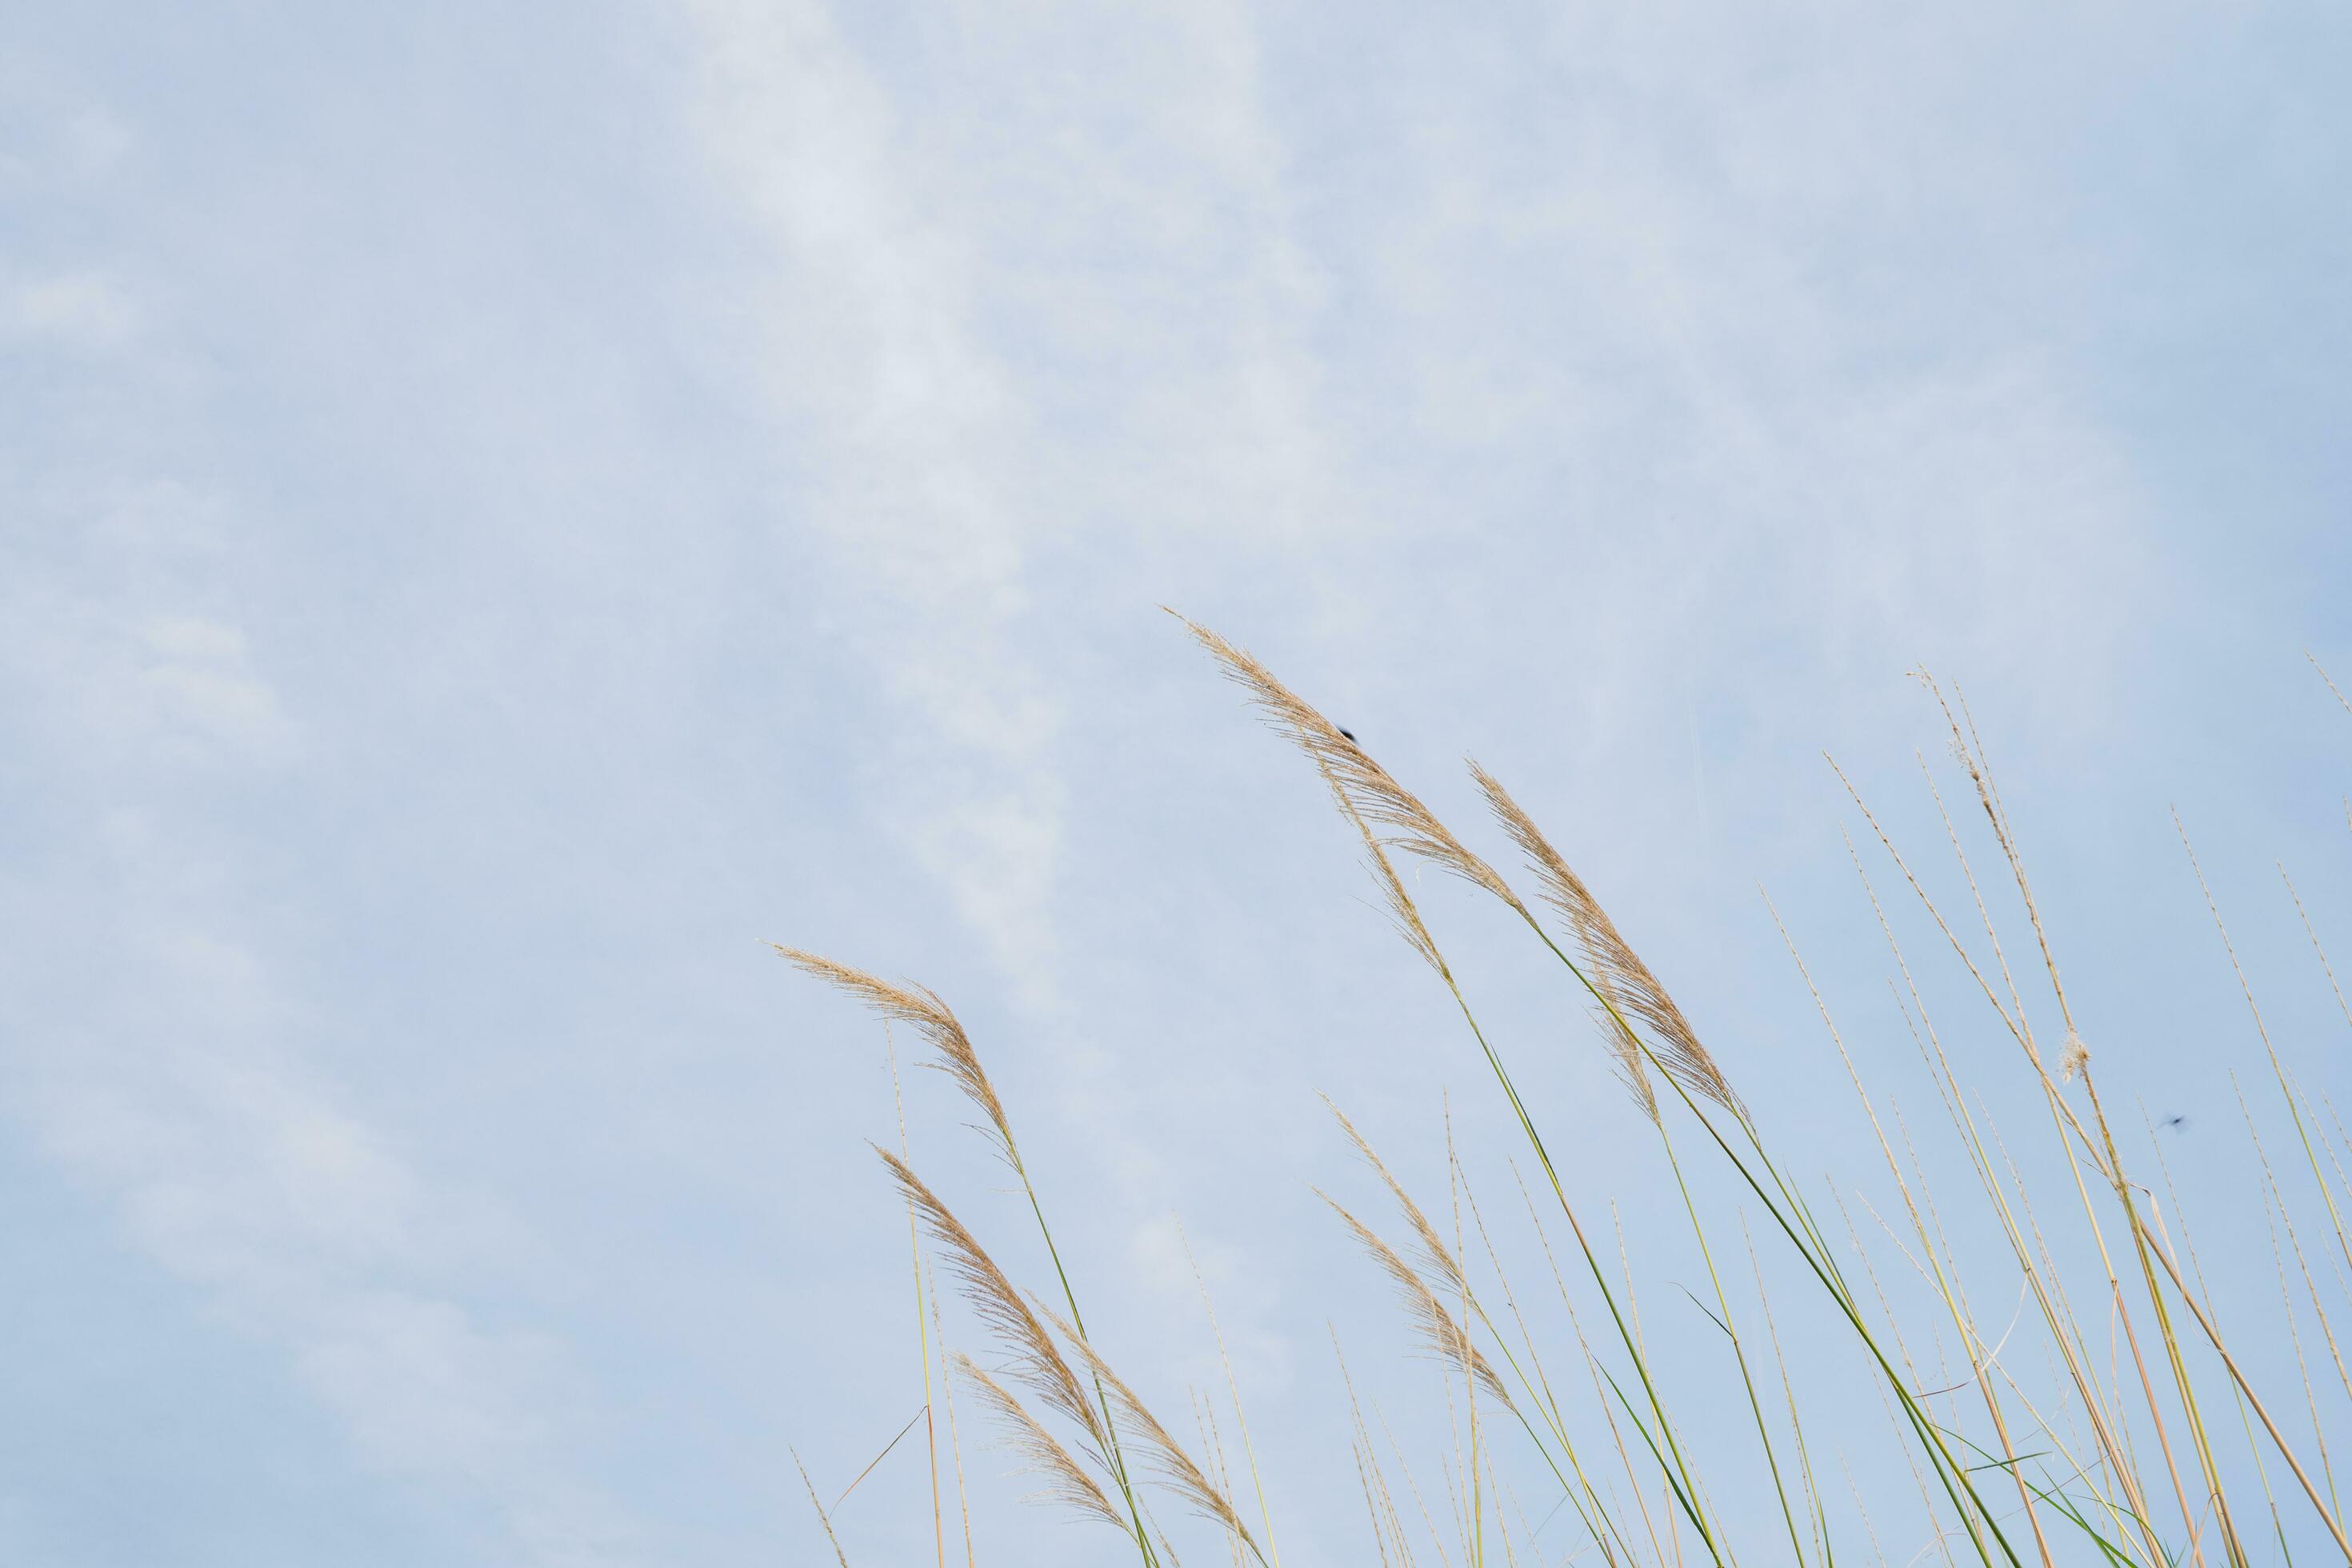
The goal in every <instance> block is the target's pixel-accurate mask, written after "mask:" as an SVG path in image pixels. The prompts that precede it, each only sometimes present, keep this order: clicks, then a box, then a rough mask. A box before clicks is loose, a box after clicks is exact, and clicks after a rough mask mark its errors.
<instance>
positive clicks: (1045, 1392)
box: [874, 1146, 1110, 1468]
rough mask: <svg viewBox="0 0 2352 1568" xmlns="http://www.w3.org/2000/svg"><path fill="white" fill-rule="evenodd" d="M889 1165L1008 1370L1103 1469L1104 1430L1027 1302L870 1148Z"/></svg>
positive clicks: (896, 1166)
mask: <svg viewBox="0 0 2352 1568" xmlns="http://www.w3.org/2000/svg"><path fill="white" fill-rule="evenodd" d="M874 1152H876V1153H877V1154H879V1155H880V1156H881V1157H882V1163H884V1164H885V1165H887V1166H888V1167H889V1168H890V1174H891V1176H892V1178H893V1179H895V1180H896V1181H897V1182H898V1188H899V1190H900V1191H901V1192H903V1193H904V1194H906V1196H907V1201H908V1203H910V1204H912V1205H914V1206H915V1211H916V1213H918V1214H919V1215H921V1216H922V1219H923V1224H924V1226H925V1228H927V1229H929V1231H930V1233H931V1235H932V1237H934V1238H936V1239H937V1240H938V1242H939V1244H940V1247H941V1248H942V1249H944V1251H945V1252H946V1255H947V1258H946V1267H947V1270H948V1272H949V1273H950V1275H952V1276H953V1277H954V1278H955V1279H956V1281H957V1283H958V1284H960V1285H961V1286H962V1287H963V1292H964V1295H965V1297H966V1299H968V1300H970V1301H971V1304H972V1309H973V1310H975V1311H976V1312H978V1313H979V1314H980V1317H981V1321H983V1322H985V1323H986V1324H987V1325H988V1327H989V1329H990V1330H991V1331H992V1332H993V1333H994V1334H995V1335H996V1338H997V1340H998V1342H999V1343H1001V1344H1002V1345H1003V1349H1004V1351H1005V1352H1006V1354H1007V1355H1008V1356H1009V1357H1010V1358H1011V1359H1010V1366H1011V1368H1012V1372H1013V1376H1014V1377H1016V1378H1018V1379H1019V1380H1020V1381H1021V1382H1022V1383H1023V1384H1026V1385H1027V1386H1028V1387H1029V1388H1030V1389H1031V1390H1032V1391H1033V1392H1034V1393H1035V1394H1036V1395H1037V1397H1038V1398H1040V1399H1042V1400H1044V1401H1045V1404H1046V1405H1048V1406H1050V1407H1051V1408H1052V1409H1054V1410H1055V1411H1056V1412H1058V1413H1059V1414H1060V1415H1065V1416H1066V1417H1068V1419H1069V1420H1070V1421H1071V1422H1072V1424H1074V1425H1075V1426H1077V1427H1078V1428H1079V1429H1080V1430H1081V1431H1083V1432H1084V1433H1085V1434H1086V1435H1087V1444H1088V1445H1089V1448H1088V1457H1089V1458H1094V1459H1096V1460H1097V1461H1098V1462H1101V1463H1103V1464H1104V1467H1105V1468H1108V1461H1107V1460H1105V1459H1104V1458H1103V1456H1104V1455H1106V1454H1108V1452H1109V1451H1110V1441H1109V1436H1108V1434H1107V1433H1106V1432H1104V1430H1103V1424H1102V1416H1101V1415H1100V1414H1099V1413H1097V1410H1096V1409H1095V1406H1094V1405H1092V1404H1091V1403H1090V1402H1089V1401H1088V1400H1087V1395H1086V1391H1085V1389H1084V1388H1083V1387H1081V1386H1080V1384H1079V1383H1078V1376H1077V1373H1076V1372H1074V1371H1072V1370H1071V1368H1070V1363H1068V1362H1067V1361H1066V1360H1065V1359H1064V1358H1063V1355H1062V1352H1060V1351H1059V1350H1058V1349H1057V1348H1055V1343H1054V1337H1053V1335H1052V1334H1050V1333H1048V1332H1047V1331H1046V1330H1045V1324H1044V1323H1042V1322H1040V1321H1038V1319H1037V1314H1036V1313H1035V1311H1034V1310H1031V1307H1030V1304H1029V1301H1028V1300H1026V1299H1025V1298H1024V1297H1023V1295H1022V1294H1021V1292H1020V1291H1019V1290H1018V1289H1014V1288H1013V1281H1012V1280H1010V1279H1006V1278H1005V1275H1004V1271H1003V1269H1001V1268H998V1267H997V1266H996V1262H995V1260H994V1259H993V1258H990V1257H989V1256H988V1254H987V1252H985V1251H984V1250H982V1247H981V1245H980V1243H979V1242H978V1241H977V1240H975V1239H973V1237H972V1234H971V1232H970V1231H969V1230H966V1229H965V1228H964V1226H963V1222H962V1221H961V1220H959V1219H958V1218H956V1216H955V1215H954V1214H953V1213H951V1212H950V1210H949V1208H948V1206H947V1205H945V1204H943V1203H941V1202H940V1199H939V1195H938V1194H935V1193H933V1192H932V1191H931V1189H930V1188H929V1187H928V1186H926V1185H925V1184H924V1183H923V1179H922V1178H921V1177H920V1176H918V1175H916V1174H915V1173H914V1171H913V1170H912V1169H911V1168H910V1167H909V1166H908V1164H907V1163H906V1162H905V1161H904V1160H901V1159H900V1158H898V1155H896V1154H893V1153H892V1152H890V1151H888V1150H887V1149H884V1148H880V1147H878V1146H877V1148H876V1149H875V1151H874Z"/></svg>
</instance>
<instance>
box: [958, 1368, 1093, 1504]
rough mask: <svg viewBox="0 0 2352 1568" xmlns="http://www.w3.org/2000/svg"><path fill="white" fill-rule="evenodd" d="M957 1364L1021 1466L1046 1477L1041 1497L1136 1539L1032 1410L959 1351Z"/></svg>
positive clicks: (960, 1372)
mask: <svg viewBox="0 0 2352 1568" xmlns="http://www.w3.org/2000/svg"><path fill="white" fill-rule="evenodd" d="M955 1368H956V1373H957V1375H959V1376H961V1378H962V1379H963V1380H964V1383H965V1384H967V1385H968V1386H970V1387H971V1389H973V1390H974V1391H975V1392H976V1393H978V1394H979V1395H980V1397H981V1402H982V1404H984V1405H987V1406H988V1407H989V1408H990V1409H991V1410H992V1411H993V1412H994V1413H995V1415H996V1418H997V1420H998V1421H999V1422H1000V1423H1001V1424H1002V1425H1003V1427H1004V1430H1005V1432H1006V1435H1007V1436H1009V1438H1010V1439H1011V1446H1012V1447H1013V1452H1015V1453H1017V1454H1018V1455H1020V1456H1021V1459H1022V1467H1023V1468H1024V1469H1026V1470H1028V1471H1029V1472H1030V1473H1031V1474H1033V1475H1036V1476H1039V1477H1041V1478H1043V1479H1044V1480H1045V1491H1044V1492H1043V1493H1041V1494H1040V1500H1043V1501H1047V1502H1057V1503H1060V1504H1062V1505H1064V1506H1065V1507H1067V1508H1070V1509H1074V1510H1076V1511H1077V1512H1078V1513H1079V1514H1081V1515H1083V1516H1085V1517H1087V1518H1088V1519H1098V1520H1101V1521H1103V1522H1104V1523H1106V1524H1108V1525H1109V1526H1110V1527H1111V1528H1113V1529H1114V1530H1117V1531H1118V1532H1119V1533H1120V1534H1121V1535H1124V1536H1126V1537H1127V1538H1128V1539H1129V1540H1130V1541H1132V1540H1133V1539H1134V1538H1135V1528H1134V1526H1132V1525H1130V1524H1129V1522H1128V1521H1127V1516H1126V1515H1125V1514H1123V1513H1121V1512H1119V1510H1118V1508H1117V1507H1116V1506H1115V1505H1113V1503H1112V1502H1111V1500H1110V1497H1109V1495H1108V1493H1106V1492H1105V1491H1104V1490H1103V1489H1102V1487H1101V1485H1100V1483H1098V1482H1097V1481H1096V1479H1094V1477H1092V1476H1090V1475H1088V1474H1087V1470H1086V1467H1085V1466H1083V1465H1081V1464H1079V1463H1078V1461H1077V1459H1076V1458H1075V1457H1073V1456H1072V1455H1071V1453H1070V1451H1069V1450H1068V1449H1067V1448H1065V1447H1062V1445H1061V1444H1060V1443H1059V1442H1057V1441H1056V1440H1055V1437H1054V1435H1053V1434H1052V1433H1051V1432H1048V1431H1046V1430H1045V1427H1044V1426H1042V1425H1040V1424H1039V1422H1038V1420H1037V1418H1036V1417H1035V1416H1034V1415H1030V1414H1029V1412H1028V1411H1027V1410H1026V1409H1024V1408H1023V1406H1022V1404H1021V1402H1020V1401H1019V1400H1018V1399H1015V1398H1014V1397H1013V1394H1012V1392H1011V1391H1010V1390H1009V1389H1007V1388H1006V1387H1005V1386H1004V1385H1003V1384H1001V1383H998V1382H997V1381H996V1380H995V1379H994V1378H992V1377H991V1376H989V1375H988V1373H985V1372H983V1371H982V1370H981V1369H980V1367H979V1366H978V1365H976V1364H975V1363H973V1361H972V1359H971V1357H970V1356H968V1355H964V1354H962V1353H961V1352H958V1353H957V1355H956V1358H955Z"/></svg>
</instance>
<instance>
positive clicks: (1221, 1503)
mask: <svg viewBox="0 0 2352 1568" xmlns="http://www.w3.org/2000/svg"><path fill="white" fill-rule="evenodd" d="M1038 1310H1040V1311H1042V1312H1044V1313H1045V1316H1047V1317H1048V1318H1051V1319H1052V1320H1053V1321H1054V1327H1055V1328H1056V1329H1058V1330H1059V1331H1061V1334H1062V1337H1063V1339H1064V1340H1066V1342H1068V1343H1069V1346H1070V1348H1071V1349H1072V1350H1073V1351H1076V1352H1077V1354H1078V1359H1079V1360H1081V1361H1083V1362H1085V1363H1087V1371H1088V1372H1090V1373H1093V1374H1094V1375H1095V1378H1096V1379H1097V1381H1098V1382H1099V1383H1100V1384H1102V1385H1103V1386H1104V1387H1105V1388H1107V1389H1108V1390H1109V1392H1110V1402H1111V1405H1112V1407H1113V1408H1114V1409H1116V1410H1117V1412H1118V1419H1119V1423H1120V1425H1122V1426H1125V1427H1126V1428H1127V1431H1128V1434H1129V1436H1131V1437H1133V1438H1134V1439H1135V1440H1136V1441H1137V1443H1138V1444H1139V1446H1140V1447H1141V1448H1142V1449H1143V1452H1144V1455H1145V1458H1144V1463H1145V1464H1146V1465H1147V1466H1149V1467H1150V1469H1151V1470H1152V1471H1153V1473H1154V1474H1155V1475H1156V1476H1157V1477H1158V1478H1159V1479H1160V1484H1162V1485H1163V1486H1165V1487H1167V1489H1169V1490H1170V1491H1172V1492H1174V1493H1175V1494H1176V1495H1177V1496H1178V1497H1180V1498H1181V1499H1183V1500H1184V1501H1185V1502H1186V1503H1187V1504H1189V1505H1190V1506H1191V1507H1192V1510H1194V1511H1195V1512H1197V1513H1199V1514H1201V1515H1202V1517H1203V1518H1205V1519H1207V1520H1209V1521H1211V1522H1213V1523H1215V1524H1218V1525H1221V1526H1223V1528H1224V1529H1226V1530H1228V1531H1232V1532H1233V1534H1234V1537H1235V1538H1237V1539H1238V1540H1239V1541H1240V1542H1242V1543H1243V1544H1244V1545H1245V1546H1247V1547H1248V1548H1249V1549H1250V1552H1251V1553H1252V1554H1253V1555H1255V1556H1258V1557H1259V1558H1260V1560H1261V1561H1263V1558H1264V1554H1263V1553H1261V1552H1259V1551H1258V1545H1257V1541H1256V1538H1255V1537H1254V1536H1252V1535H1251V1534H1250V1532H1249V1526H1248V1525H1246V1524H1244V1523H1243V1522H1242V1516H1241V1510H1238V1509H1236V1508H1235V1507H1234V1501H1233V1499H1232V1498H1230V1497H1228V1496H1227V1495H1226V1494H1225V1490H1224V1489H1223V1487H1220V1486H1219V1485H1217V1483H1216V1482H1214V1481H1213V1480H1211V1479H1209V1476H1208V1473H1207V1472H1206V1471H1204V1470H1202V1468H1201V1467H1200V1465H1199V1464H1198V1463H1197V1462H1195V1461H1194V1459H1193V1458H1192V1456H1191V1455H1190V1454H1188V1453H1186V1452H1185V1451H1184V1447H1183V1445H1182V1444H1181V1443H1179V1442H1177V1441H1176V1439H1175V1438H1174V1437H1173V1436H1171V1435H1170V1433H1169V1431H1168V1428H1167V1427H1165V1426H1161V1425H1160V1418H1159V1417H1158V1416H1156V1415H1152V1414H1151V1410H1150V1406H1148V1405H1145V1404H1144V1403H1143V1401H1142V1400H1141V1399H1140V1398H1139V1397H1138V1396H1137V1394H1136V1392H1135V1390H1133V1389H1132V1388H1129V1386H1128V1385H1127V1382H1126V1380H1125V1379H1123V1378H1121V1377H1120V1376H1119V1375H1118V1373H1116V1372H1113V1371H1112V1370H1111V1366H1110V1363H1108V1362H1107V1361H1105V1360H1104V1359H1103V1358H1102V1355H1101V1354H1100V1352H1097V1351H1096V1349H1095V1348H1094V1346H1092V1345H1090V1344H1088V1343H1087V1339H1086V1336H1085V1335H1083V1334H1081V1333H1079V1332H1078V1331H1077V1330H1076V1328H1075V1327H1073V1326H1072V1325H1071V1323H1070V1322H1069V1321H1068V1320H1067V1319H1066V1318H1064V1317H1063V1316H1062V1315H1061V1314H1060V1313H1058V1312H1055V1310H1053V1309H1052V1308H1051V1307H1046V1306H1044V1305H1042V1304H1041V1305H1039V1307H1038Z"/></svg>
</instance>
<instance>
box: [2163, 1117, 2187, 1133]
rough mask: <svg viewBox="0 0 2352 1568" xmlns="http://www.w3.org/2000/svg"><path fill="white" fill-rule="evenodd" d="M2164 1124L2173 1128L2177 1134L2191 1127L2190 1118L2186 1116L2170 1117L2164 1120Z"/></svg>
mask: <svg viewBox="0 0 2352 1568" xmlns="http://www.w3.org/2000/svg"><path fill="white" fill-rule="evenodd" d="M2164 1124H2165V1125H2166V1126H2167V1127H2169V1128H2171V1129H2172V1130H2173V1131H2175V1132H2179V1131H2185V1130H2186V1129H2187V1128H2188V1126H2189V1118H2187V1117H2186V1116H2168V1117H2166V1118H2165V1119H2164Z"/></svg>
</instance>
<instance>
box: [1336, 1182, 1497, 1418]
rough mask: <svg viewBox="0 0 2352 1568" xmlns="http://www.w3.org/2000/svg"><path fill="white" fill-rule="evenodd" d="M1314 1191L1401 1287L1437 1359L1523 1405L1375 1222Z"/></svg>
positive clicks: (1415, 1324)
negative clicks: (1367, 1221) (1379, 1233)
mask: <svg viewBox="0 0 2352 1568" xmlns="http://www.w3.org/2000/svg"><path fill="white" fill-rule="evenodd" d="M1315 1195H1316V1196H1317V1197H1318V1198H1321V1199H1322V1200H1323V1201H1324V1202H1325V1203H1327V1204H1329V1205H1331V1212H1332V1213H1334V1214H1336V1215H1339V1218H1340V1220H1341V1222H1342V1223H1344V1224H1345V1225H1346V1226H1347V1227H1348V1228H1349V1230H1350V1231H1351V1232H1353V1233H1354V1235H1355V1237H1356V1240H1357V1241H1358V1242H1359V1243H1360V1244H1361V1245H1362V1247H1363V1248H1364V1250H1365V1251H1366V1252H1368V1253H1370V1254H1371V1257H1372V1261H1373V1262H1375V1263H1377V1264H1379V1265H1380V1267H1381V1272H1382V1273H1384V1274H1386V1275H1387V1276H1388V1277H1389V1279H1390V1282H1391V1283H1392V1284H1393V1285H1395V1286H1396V1289H1397V1294H1398V1295H1399V1296H1400V1297H1401V1298H1402V1300H1403V1301H1404V1307H1405V1313H1406V1315H1407V1316H1408V1317H1410V1318H1411V1319H1412V1326H1413V1328H1414V1329H1415V1330H1416V1331H1419V1332H1420V1334H1421V1337H1422V1339H1423V1341H1424V1342H1427V1344H1428V1345H1429V1347H1430V1349H1432V1350H1433V1351H1435V1352H1437V1355H1438V1358H1439V1359H1440V1360H1442V1361H1444V1362H1446V1363H1449V1364H1451V1365H1452V1366H1453V1367H1454V1371H1456V1372H1457V1373H1463V1374H1465V1375H1466V1376H1470V1377H1474V1378H1475V1379H1476V1380H1477V1382H1478V1384H1479V1386H1480V1387H1482V1388H1484V1389H1485V1390H1486V1392H1487V1393H1488V1394H1492V1395H1493V1396H1494V1397H1495V1398H1496V1400H1497V1401H1499V1402H1500V1403H1501V1405H1502V1406H1503V1408H1505V1409H1506V1410H1513V1411H1516V1410H1517V1408H1518V1406H1517V1405H1513V1404H1512V1403H1511V1395H1510V1394H1509V1392H1508V1391H1507V1390H1506V1389H1505V1388H1504V1387H1503V1380H1502V1379H1501V1378H1499V1377H1497V1376H1496V1375H1495V1369H1494V1367H1493V1366H1492V1365H1491V1364H1489V1363H1488V1362H1487V1360H1486V1354H1485V1352H1482V1351H1480V1350H1479V1349H1478V1347H1477V1345H1476V1343H1475V1342H1473V1341H1472V1340H1471V1338H1470V1334H1469V1331H1467V1330H1466V1329H1465V1328H1464V1327H1463V1326H1462V1325H1461V1324H1460V1323H1459V1322H1457V1321H1455V1320H1454V1314H1453V1313H1452V1312H1450V1311H1448V1310H1446V1308H1445V1303H1444V1301H1442V1300H1438V1297H1437V1292H1436V1291H1434V1290H1432V1289H1430V1288H1429V1282H1428V1281H1427V1280H1425V1279H1423V1278H1422V1277H1421V1275H1420V1274H1419V1273H1418V1272H1416V1271H1415V1270H1414V1268H1413V1267H1412V1264H1410V1263H1407V1262H1406V1261H1405V1260H1404V1258H1402V1257H1401V1256H1400V1255H1399V1254H1398V1252H1397V1250H1396V1248H1395V1247H1391V1246H1390V1245H1389V1244H1388V1243H1387V1242H1385V1241H1382V1240H1381V1238H1380V1237H1378V1236H1377V1235H1375V1234H1374V1233H1373V1231H1372V1228H1371V1227H1370V1226H1368V1225H1366V1224H1365V1223H1364V1222H1363V1221H1361V1220H1360V1219H1358V1218H1357V1217H1356V1216H1355V1215H1351V1214H1349V1212H1348V1211H1347V1210H1346V1209H1345V1208H1343V1207H1341V1206H1340V1205H1339V1200H1338V1199H1336V1198H1334V1197H1332V1196H1331V1194H1328V1193H1327V1192H1324V1191H1323V1190H1322V1189H1321V1188H1319V1187H1318V1188H1317V1189H1315Z"/></svg>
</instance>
